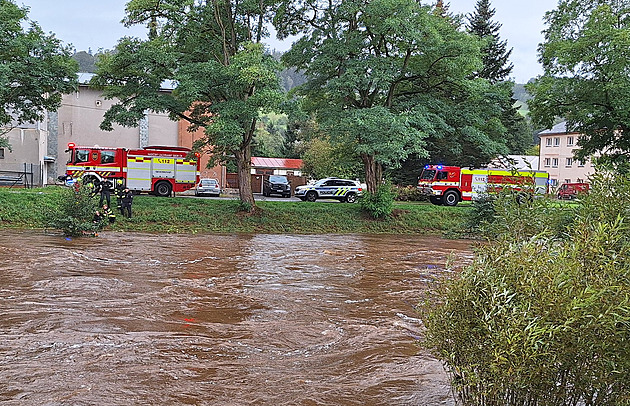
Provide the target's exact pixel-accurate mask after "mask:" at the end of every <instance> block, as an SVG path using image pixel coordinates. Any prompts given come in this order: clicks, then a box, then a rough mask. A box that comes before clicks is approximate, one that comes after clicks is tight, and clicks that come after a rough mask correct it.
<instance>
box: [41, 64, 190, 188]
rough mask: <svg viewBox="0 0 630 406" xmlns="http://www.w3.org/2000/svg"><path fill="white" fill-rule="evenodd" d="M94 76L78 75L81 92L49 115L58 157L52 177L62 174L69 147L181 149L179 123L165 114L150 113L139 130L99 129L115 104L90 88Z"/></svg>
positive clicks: (52, 152)
mask: <svg viewBox="0 0 630 406" xmlns="http://www.w3.org/2000/svg"><path fill="white" fill-rule="evenodd" d="M92 76H93V74H90V73H82V74H80V75H79V83H80V85H79V89H78V91H76V92H75V93H72V94H67V95H64V97H63V101H62V104H61V107H60V108H59V110H58V111H57V112H56V113H50V114H49V119H48V126H47V127H48V128H47V129H48V133H49V137H48V155H50V156H54V157H56V161H55V164H54V165H53V170H52V172H53V173H52V175H54V176H52V177H50V176H49V182H50V181H51V179H54V178H56V176H57V175H60V174H63V173H64V171H65V166H66V161H67V158H68V154H67V153H66V152H65V151H66V149H67V146H68V143H70V142H72V143H74V144H75V145H78V146H94V145H99V146H101V147H116V148H140V147H146V146H147V145H165V146H177V145H179V144H178V142H179V136H178V123H177V122H176V121H171V120H170V119H169V118H168V115H166V114H164V113H160V114H157V113H154V112H149V111H148V112H147V113H146V115H145V117H144V119H143V120H141V121H140V123H139V125H138V126H137V127H123V126H119V125H116V124H115V125H114V126H113V127H114V130H113V131H103V130H101V129H100V128H99V126H100V124H101V121H103V116H104V114H105V112H106V111H107V110H108V109H109V108H110V107H111V106H112V105H113V104H114V101H112V100H105V99H104V98H103V96H102V94H101V92H100V91H98V90H94V89H91V88H90V87H88V84H89V81H90V79H91V78H92ZM163 88H164V91H171V90H172V89H173V88H172V85H171V84H170V83H164V84H163Z"/></svg>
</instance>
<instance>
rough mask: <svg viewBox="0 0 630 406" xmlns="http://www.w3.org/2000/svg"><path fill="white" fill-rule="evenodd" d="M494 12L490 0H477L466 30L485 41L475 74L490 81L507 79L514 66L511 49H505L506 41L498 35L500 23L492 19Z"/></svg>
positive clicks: (469, 16)
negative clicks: (481, 65) (480, 64)
mask: <svg viewBox="0 0 630 406" xmlns="http://www.w3.org/2000/svg"><path fill="white" fill-rule="evenodd" d="M495 13H496V10H495V9H493V8H490V0H478V1H477V4H476V5H475V11H474V12H473V13H472V14H469V15H468V32H470V33H471V34H475V35H477V36H478V37H479V38H481V39H482V40H484V41H485V45H484V46H483V47H482V49H481V53H482V57H481V58H482V60H483V67H482V68H481V70H480V71H479V72H478V73H477V74H478V75H479V77H482V78H485V79H488V80H489V81H490V82H491V83H497V82H503V81H506V80H508V79H509V76H510V73H512V69H513V68H514V65H513V64H512V63H510V55H511V54H512V49H507V41H501V39H500V36H499V29H500V28H501V24H499V23H498V22H495V21H493V20H492V18H493V17H494V14H495Z"/></svg>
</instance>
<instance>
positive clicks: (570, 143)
mask: <svg viewBox="0 0 630 406" xmlns="http://www.w3.org/2000/svg"><path fill="white" fill-rule="evenodd" d="M572 146H573V137H567V147H572Z"/></svg>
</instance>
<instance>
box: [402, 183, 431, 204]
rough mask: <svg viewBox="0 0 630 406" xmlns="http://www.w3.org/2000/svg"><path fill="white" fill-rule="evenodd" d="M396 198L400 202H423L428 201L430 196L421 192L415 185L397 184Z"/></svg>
mask: <svg viewBox="0 0 630 406" xmlns="http://www.w3.org/2000/svg"><path fill="white" fill-rule="evenodd" d="M394 200H396V201H399V202H422V201H428V200H429V198H428V197H427V196H426V195H423V194H422V193H420V191H419V190H418V188H417V187H415V186H404V187H403V186H395V187H394Z"/></svg>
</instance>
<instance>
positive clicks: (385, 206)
mask: <svg viewBox="0 0 630 406" xmlns="http://www.w3.org/2000/svg"><path fill="white" fill-rule="evenodd" d="M394 194H395V193H394V190H393V188H392V185H391V184H390V183H389V182H385V183H383V184H382V185H379V187H378V188H377V189H376V191H375V192H374V193H372V192H366V193H364V194H363V196H362V197H361V200H360V204H361V210H363V211H364V212H366V213H367V214H369V215H370V217H372V218H373V219H382V218H385V217H387V216H389V215H391V214H392V211H393V210H394Z"/></svg>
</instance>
